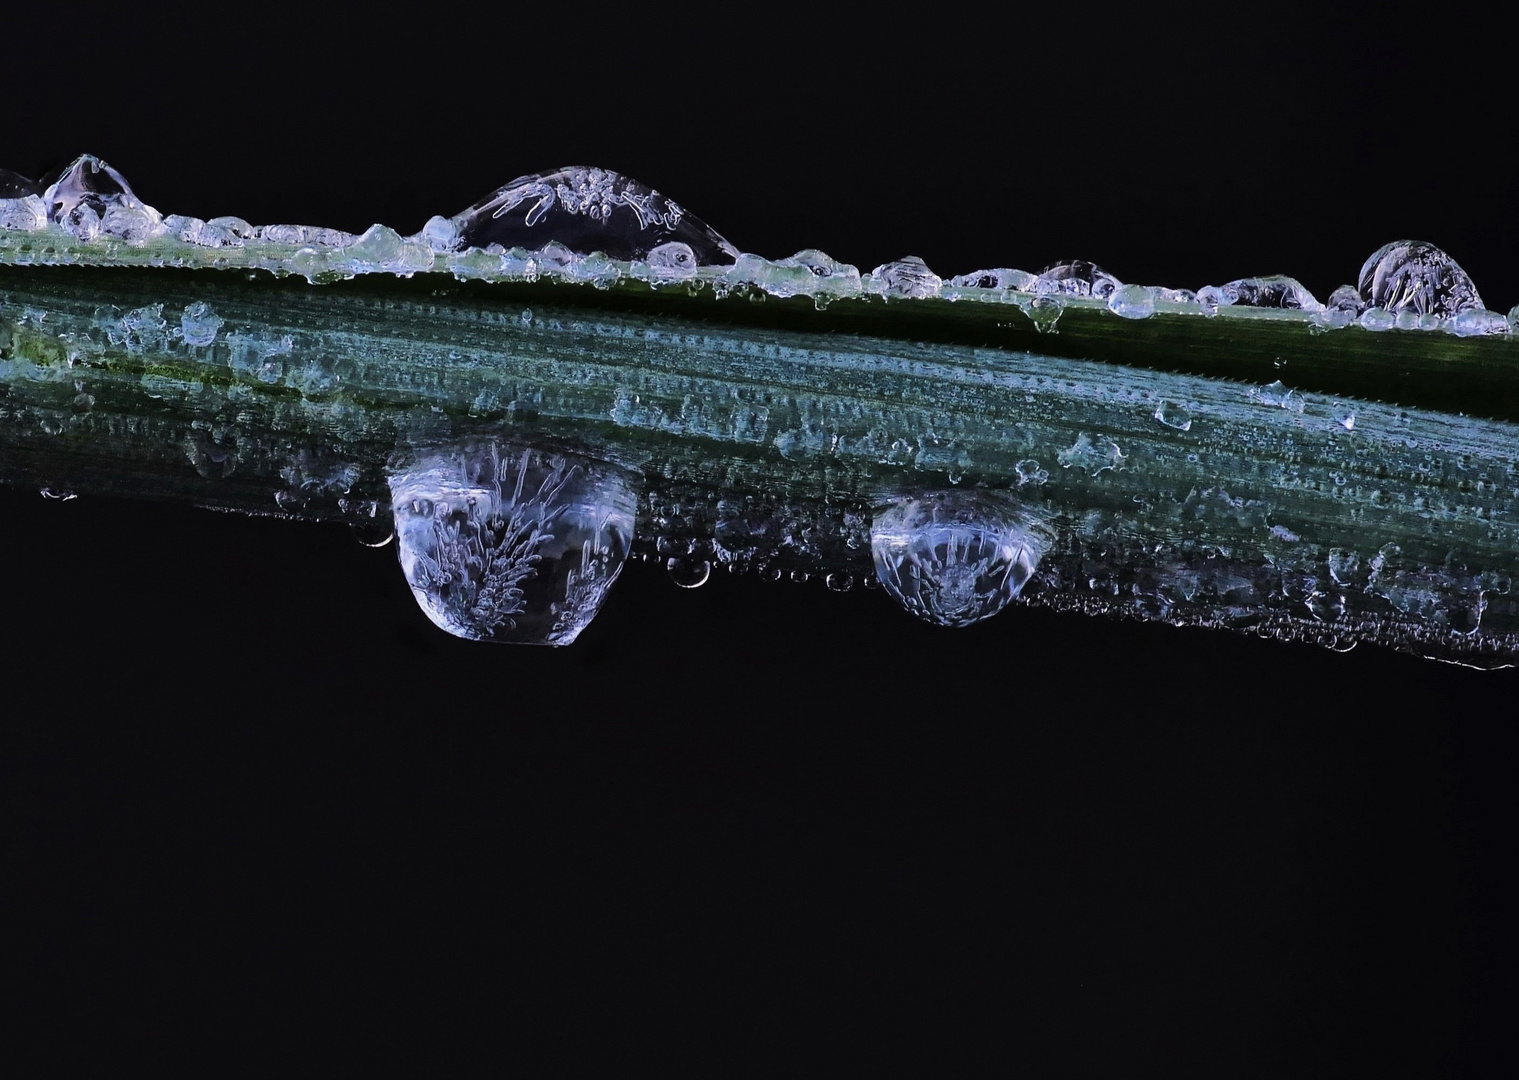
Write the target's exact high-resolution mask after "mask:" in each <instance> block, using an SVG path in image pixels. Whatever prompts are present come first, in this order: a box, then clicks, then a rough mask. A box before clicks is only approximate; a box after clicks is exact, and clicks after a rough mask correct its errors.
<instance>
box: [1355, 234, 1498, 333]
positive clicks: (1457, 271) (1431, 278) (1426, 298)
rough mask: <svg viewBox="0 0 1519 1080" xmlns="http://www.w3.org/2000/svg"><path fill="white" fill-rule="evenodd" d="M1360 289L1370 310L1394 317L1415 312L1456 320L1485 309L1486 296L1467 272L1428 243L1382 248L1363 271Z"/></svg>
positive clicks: (1410, 242)
mask: <svg viewBox="0 0 1519 1080" xmlns="http://www.w3.org/2000/svg"><path fill="white" fill-rule="evenodd" d="M1358 287H1359V289H1360V292H1361V296H1362V298H1363V299H1364V300H1365V301H1366V303H1367V304H1368V305H1370V306H1371V307H1374V308H1382V309H1384V310H1386V311H1390V312H1393V313H1394V314H1400V313H1402V312H1404V311H1411V312H1414V313H1416V314H1419V315H1438V316H1440V317H1441V318H1450V317H1452V316H1454V315H1456V314H1458V313H1460V312H1462V311H1465V310H1467V309H1469V308H1480V307H1482V297H1480V296H1478V295H1477V287H1476V286H1475V285H1473V284H1472V279H1471V278H1470V277H1468V276H1467V274H1466V271H1465V270H1463V269H1461V267H1460V266H1459V265H1458V264H1457V263H1456V260H1455V259H1452V258H1451V257H1450V256H1449V255H1447V254H1445V252H1443V251H1441V250H1440V249H1439V248H1437V247H1435V245H1433V244H1429V243H1425V242H1424V241H1422V240H1394V241H1393V242H1392V243H1390V244H1384V245H1382V246H1381V247H1380V248H1378V249H1377V250H1376V251H1375V252H1373V253H1372V256H1371V258H1369V259H1367V260H1366V264H1365V265H1364V266H1362V267H1361V277H1360V280H1359V283H1358Z"/></svg>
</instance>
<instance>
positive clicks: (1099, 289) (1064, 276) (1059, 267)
mask: <svg viewBox="0 0 1519 1080" xmlns="http://www.w3.org/2000/svg"><path fill="white" fill-rule="evenodd" d="M1122 284H1123V282H1121V281H1119V280H1118V279H1117V278H1116V277H1114V276H1113V275H1112V274H1110V273H1108V272H1107V271H1106V270H1104V269H1103V268H1102V267H1100V266H1098V265H1097V264H1096V263H1094V262H1090V261H1088V260H1086V259H1066V260H1064V261H1061V262H1055V263H1051V264H1050V265H1049V266H1046V267H1045V268H1044V269H1043V270H1041V271H1039V274H1038V276H1037V277H1036V278H1035V279H1034V283H1033V288H1032V289H1031V290H1030V291H1032V292H1035V293H1039V294H1041V295H1054V296H1090V297H1093V298H1094V299H1097V300H1106V299H1107V298H1108V297H1110V296H1112V295H1113V292H1114V291H1115V290H1116V289H1117V288H1118V287H1119V286H1121V285H1122Z"/></svg>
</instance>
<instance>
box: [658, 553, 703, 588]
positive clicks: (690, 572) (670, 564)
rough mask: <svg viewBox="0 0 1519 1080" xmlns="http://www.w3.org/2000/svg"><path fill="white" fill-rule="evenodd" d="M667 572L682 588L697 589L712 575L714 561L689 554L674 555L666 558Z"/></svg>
mask: <svg viewBox="0 0 1519 1080" xmlns="http://www.w3.org/2000/svg"><path fill="white" fill-rule="evenodd" d="M665 572H666V573H668V574H669V575H670V580H671V581H673V582H675V584H677V585H679V586H680V587H681V588H682V589H696V588H699V587H701V586H702V585H705V584H706V583H707V580H708V579H709V578H710V577H711V576H712V563H711V562H709V561H708V560H706V559H702V558H695V557H691V556H687V555H672V556H670V557H669V558H668V559H666V560H665Z"/></svg>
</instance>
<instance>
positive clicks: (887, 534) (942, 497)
mask: <svg viewBox="0 0 1519 1080" xmlns="http://www.w3.org/2000/svg"><path fill="white" fill-rule="evenodd" d="M1044 547H1045V539H1044V536H1043V534H1042V532H1041V531H1040V529H1039V528H1038V526H1037V525H1036V524H1035V523H1034V522H1033V521H1032V520H1031V519H1030V518H1029V517H1028V515H1026V514H1024V513H1022V512H1021V511H1020V510H1019V508H1018V507H1017V506H1016V505H1015V504H1014V503H1012V502H1011V501H1010V500H1007V499H1004V498H1001V497H997V496H993V495H988V494H986V493H977V492H963V493H962V492H958V491H946V492H934V493H930V494H928V495H924V496H922V497H919V498H909V499H902V500H900V501H899V502H897V503H896V504H894V505H893V506H890V507H888V508H887V509H885V510H884V511H882V512H881V513H879V514H877V515H876V518H875V521H874V523H873V524H872V525H871V529H870V551H871V555H872V557H873V558H874V560H875V569H876V578H877V580H878V581H880V583H881V586H882V587H883V588H884V589H885V590H886V592H887V594H888V595H890V596H891V598H892V599H894V600H895V601H896V602H897V603H899V604H901V605H902V607H904V608H906V609H907V611H908V612H910V613H911V614H913V615H916V616H917V617H918V618H920V619H924V620H926V621H928V622H931V623H936V624H937V625H939V626H969V625H970V624H972V623H975V622H979V621H981V620H982V619H986V618H989V617H991V616H992V615H995V614H997V612H999V611H1001V610H1002V609H1003V608H1004V607H1006V606H1007V605H1008V603H1009V601H1011V600H1012V599H1013V597H1015V596H1017V595H1018V594H1019V593H1020V592H1021V591H1022V590H1023V586H1024V585H1025V584H1027V582H1028V579H1029V578H1030V577H1031V576H1032V575H1033V573H1034V570H1035V568H1036V567H1037V566H1038V565H1039V559H1040V557H1041V556H1042V555H1043V553H1044Z"/></svg>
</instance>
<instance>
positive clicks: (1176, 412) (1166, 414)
mask: <svg viewBox="0 0 1519 1080" xmlns="http://www.w3.org/2000/svg"><path fill="white" fill-rule="evenodd" d="M1155 419H1157V420H1159V421H1160V422H1161V423H1162V424H1164V425H1166V427H1168V428H1175V429H1176V430H1177V431H1191V430H1192V414H1191V413H1190V412H1189V411H1188V410H1187V408H1186V407H1185V406H1183V405H1178V404H1177V403H1176V402H1174V401H1167V400H1165V399H1164V398H1163V399H1161V402H1160V404H1159V405H1157V406H1155Z"/></svg>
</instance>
